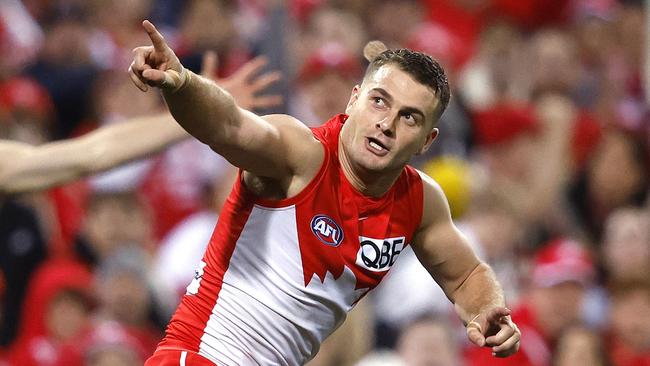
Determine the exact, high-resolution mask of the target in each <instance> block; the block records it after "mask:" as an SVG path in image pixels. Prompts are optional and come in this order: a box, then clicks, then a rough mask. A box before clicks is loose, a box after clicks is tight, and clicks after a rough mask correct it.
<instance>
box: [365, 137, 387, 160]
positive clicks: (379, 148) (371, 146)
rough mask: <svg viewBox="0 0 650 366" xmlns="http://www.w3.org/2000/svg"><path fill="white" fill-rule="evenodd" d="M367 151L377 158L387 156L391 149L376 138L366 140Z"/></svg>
mask: <svg viewBox="0 0 650 366" xmlns="http://www.w3.org/2000/svg"><path fill="white" fill-rule="evenodd" d="M366 149H368V150H369V151H370V152H372V153H373V154H375V155H377V156H386V155H387V154H388V152H389V151H390V149H389V148H388V147H387V146H386V145H384V144H383V143H382V142H381V141H379V140H378V139H376V138H374V137H367V138H366Z"/></svg>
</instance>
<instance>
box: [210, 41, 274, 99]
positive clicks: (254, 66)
mask: <svg viewBox="0 0 650 366" xmlns="http://www.w3.org/2000/svg"><path fill="white" fill-rule="evenodd" d="M267 63H268V61H267V60H266V58H264V57H256V58H254V59H252V60H250V61H248V62H247V63H245V64H244V65H243V66H242V67H240V68H239V69H237V71H235V72H234V73H233V74H232V75H231V76H229V77H227V78H223V79H217V78H216V71H217V55H216V54H215V53H214V52H212V51H208V52H206V53H205V54H204V55H203V64H202V67H201V76H203V77H205V78H208V79H211V80H214V81H215V82H216V83H217V84H219V86H221V87H222V88H224V89H226V90H227V91H228V93H230V95H232V96H233V98H235V101H236V102H237V105H239V106H240V107H242V108H244V109H256V108H268V107H274V106H277V105H279V104H281V103H282V96H281V95H258V94H259V93H260V92H262V91H263V90H264V89H266V88H267V87H268V86H269V85H271V84H273V83H274V82H276V81H278V80H280V77H281V75H280V73H279V72H277V71H273V72H266V73H263V74H261V75H258V73H259V72H260V70H261V69H262V68H263V67H264V66H265V65H266V64H267Z"/></svg>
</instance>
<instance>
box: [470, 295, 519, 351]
mask: <svg viewBox="0 0 650 366" xmlns="http://www.w3.org/2000/svg"><path fill="white" fill-rule="evenodd" d="M467 337H468V338H469V340H470V341H472V343H474V344H476V345H477V346H480V347H484V346H485V347H491V348H492V354H493V355H494V356H496V357H508V356H510V355H512V354H513V353H515V352H517V350H519V344H520V340H521V332H520V331H519V328H517V325H516V324H515V323H513V322H512V320H511V319H510V310H508V309H506V308H503V307H497V308H493V309H491V310H488V311H486V312H482V313H480V314H479V315H478V316H476V317H475V318H474V319H473V320H472V321H470V322H469V323H467Z"/></svg>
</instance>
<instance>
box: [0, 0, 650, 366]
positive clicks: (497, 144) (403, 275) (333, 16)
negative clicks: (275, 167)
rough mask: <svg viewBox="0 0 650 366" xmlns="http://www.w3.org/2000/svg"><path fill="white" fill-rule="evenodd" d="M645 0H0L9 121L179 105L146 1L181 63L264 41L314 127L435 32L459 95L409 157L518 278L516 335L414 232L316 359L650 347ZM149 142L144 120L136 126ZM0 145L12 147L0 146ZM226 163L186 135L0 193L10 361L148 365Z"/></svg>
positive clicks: (287, 106)
mask: <svg viewBox="0 0 650 366" xmlns="http://www.w3.org/2000/svg"><path fill="white" fill-rule="evenodd" d="M644 7H645V4H644V2H643V1H642V0H637V1H633V0H618V1H617V0H420V1H418V0H392V1H391V0H348V1H343V0H275V1H273V0H268V1H263V0H232V1H227V0H186V1H182V0H112V1H107V0H23V1H19V0H0V54H1V55H2V56H0V138H2V139H11V140H19V141H23V142H27V143H30V144H41V143H44V142H47V141H53V140H59V139H64V138H69V137H74V136H80V135H82V134H84V133H87V132H89V131H92V130H94V129H96V128H98V127H100V126H105V125H108V124H112V123H121V122H122V121H124V120H126V119H128V118H132V117H137V116H146V115H151V114H154V113H156V112H160V111H164V110H165V106H164V104H163V102H162V100H161V98H160V95H159V94H157V93H155V92H149V93H141V92H140V91H139V90H138V89H137V88H135V87H134V86H133V85H132V83H131V81H130V80H129V78H128V76H127V73H126V69H127V67H128V65H129V64H130V62H131V50H132V49H133V48H134V47H136V46H140V45H145V44H149V41H148V38H147V36H146V33H145V32H144V31H143V30H142V28H141V26H140V23H141V21H142V20H143V19H145V18H146V19H151V20H152V21H153V22H154V23H155V24H156V25H157V27H158V28H159V29H160V30H161V32H162V33H163V34H164V36H165V37H166V39H167V40H168V42H169V43H170V45H171V47H172V48H173V49H174V50H175V51H176V53H177V54H178V55H179V57H180V58H181V61H182V62H183V64H184V65H186V66H187V67H189V68H191V69H193V70H195V71H199V68H200V63H201V56H202V54H203V53H204V52H205V51H207V50H215V51H216V52H217V53H218V57H219V75H218V76H219V77H220V78H225V77H228V76H229V75H230V74H232V73H233V71H235V70H236V69H237V68H238V67H240V66H241V65H243V64H244V63H245V62H246V61H247V60H250V59H251V58H253V57H255V56H259V55H264V56H266V57H267V59H268V65H267V66H266V67H267V70H279V71H281V72H282V76H283V77H282V80H281V81H280V82H277V83H275V84H274V85H273V86H272V87H270V88H269V89H268V90H267V91H266V93H269V94H279V95H282V96H283V103H282V104H281V105H278V106H277V107H274V108H269V109H265V110H258V111H257V112H258V113H263V114H265V113H277V112H279V113H289V114H292V115H294V116H296V117H297V118H299V119H300V120H302V121H304V122H305V123H307V124H309V125H310V126H317V125H319V124H321V123H323V122H324V121H326V120H327V119H329V118H330V117H331V116H333V115H334V114H336V113H340V112H343V111H344V109H345V105H346V103H347V100H348V98H349V95H350V92H351V89H352V87H353V86H354V85H355V84H356V83H357V82H359V80H360V79H361V76H362V73H363V70H364V69H365V66H366V63H365V62H364V61H363V57H362V49H363V46H364V45H365V43H366V42H367V41H369V40H372V39H379V40H382V41H383V42H384V43H386V44H387V45H388V46H389V47H391V48H398V47H408V48H411V49H415V50H419V51H423V52H426V53H428V54H430V55H432V56H433V57H434V58H436V59H437V60H438V61H439V62H440V63H441V64H442V65H443V66H444V67H445V69H446V71H447V74H448V77H449V80H450V84H451V89H452V99H451V102H450V105H449V108H448V109H447V111H446V112H445V114H444V115H443V117H442V120H441V121H440V126H439V128H440V137H439V138H438V140H437V141H436V142H435V143H434V145H433V147H432V149H431V150H430V151H429V152H428V154H427V155H426V156H420V157H418V158H417V160H416V161H414V162H413V163H414V165H415V166H416V167H418V168H420V169H422V170H424V171H425V172H426V173H428V174H429V175H431V176H432V177H433V178H434V179H436V180H437V181H438V182H439V183H440V185H441V186H442V187H443V190H444V191H445V193H446V194H447V197H448V198H449V203H450V206H451V210H452V213H453V216H454V218H455V220H456V223H457V224H458V226H459V228H460V229H461V230H462V231H463V233H465V235H467V237H468V238H469V239H470V241H471V243H472V245H473V246H474V248H475V250H476V251H477V252H478V253H479V256H480V257H481V258H482V259H483V260H485V261H487V262H488V263H489V264H491V265H492V266H493V268H494V270H495V272H496V274H497V277H498V278H499V280H500V281H501V283H502V284H503V287H504V290H505V293H506V295H507V299H508V305H509V307H510V308H511V309H512V310H513V313H514V315H513V317H514V319H515V321H516V322H517V323H518V324H519V326H520V328H521V330H522V333H523V342H522V346H521V350H520V352H519V353H518V354H517V355H516V356H515V357H514V358H512V359H508V360H504V361H496V360H494V359H493V358H492V356H491V355H490V350H489V349H485V350H480V349H478V348H475V347H470V346H469V344H468V342H467V340H466V338H465V331H464V328H463V327H462V324H461V323H460V322H459V321H458V320H457V317H456V316H455V315H454V312H453V306H452V305H451V304H449V302H448V300H447V299H446V298H445V296H444V294H443V293H442V292H441V290H440V289H439V288H438V287H437V285H436V284H435V282H434V281H433V280H431V278H430V277H429V276H428V274H427V273H426V272H425V271H424V270H423V269H422V268H421V267H420V265H419V263H418V261H417V259H416V258H415V257H414V255H413V254H412V252H410V251H406V250H405V251H404V252H403V254H402V258H400V260H399V261H398V262H397V264H396V265H395V268H393V270H392V271H391V273H390V274H389V276H387V278H386V279H385V281H384V283H382V284H381V285H380V286H379V288H377V289H376V290H375V291H374V292H372V293H371V294H370V295H368V296H367V297H366V298H365V299H364V300H363V301H362V302H360V303H359V305H358V306H357V307H356V308H355V310H354V311H353V312H352V313H351V315H350V316H349V318H348V320H347V321H346V323H345V324H344V325H343V326H342V327H341V328H340V329H339V330H337V332H336V333H335V334H334V336H333V337H332V338H331V339H329V340H328V341H327V342H326V343H325V344H324V345H323V347H322V350H321V352H320V354H319V356H318V357H317V358H316V359H315V360H314V361H312V363H311V365H355V364H357V365H416V366H424V365H445V366H462V365H467V366H471V365H520V366H521V365H524V366H525V365H533V366H545V365H578V366H580V365H615V366H641V365H650V285H649V283H650V204H649V203H648V199H647V194H648V189H649V180H650V174H649V172H650V150H649V149H648V146H649V144H650V114H649V110H648V104H647V102H646V98H647V94H646V93H647V90H646V84H645V82H644V80H645V77H644V72H645V71H644V70H646V69H645V67H646V66H645V64H646V63H647V62H648V60H647V59H646V57H645V53H646V52H647V49H646V48H647V46H648V40H647V35H646V33H647V28H646V27H647V24H646V18H645V17H646V11H645V9H644ZM143 138H146V136H145V137H143ZM0 159H11V157H10V156H2V157H0ZM233 172H234V170H233V168H232V167H231V166H229V165H228V163H226V162H225V161H224V160H223V159H221V158H220V157H218V156H217V155H215V154H214V153H213V152H212V151H211V150H210V149H208V148H206V147H205V146H203V145H201V144H200V143H198V142H196V141H186V142H182V143H180V144H177V145H175V146H173V147H172V148H170V149H168V150H166V151H165V152H164V153H162V154H160V155H158V156H155V157H152V158H150V159H148V160H145V161H141V162H136V163H132V164H129V165H127V166H124V167H120V168H118V169H115V170H112V171H110V172H107V173H104V174H101V175H98V176H95V177H92V178H90V179H86V180H83V181H79V182H75V183H72V184H68V185H65V186H62V187H57V188H55V189H51V190H48V191H45V192H39V193H34V194H27V195H22V196H17V197H10V198H5V199H4V200H2V201H0V267H1V268H0V269H1V271H0V299H1V301H0V310H1V312H0V364H3V365H4V364H7V365H21V366H22V365H97V366H99V365H102V366H109V365H116V366H119V365H125V366H130V365H142V363H143V362H144V360H145V359H146V358H147V357H148V356H149V355H151V353H152V352H153V351H154V349H155V346H156V344H157V342H158V341H159V340H160V339H161V337H162V335H163V332H164V327H165V325H166V323H167V321H168V320H169V318H170V316H171V314H172V312H173V311H174V309H175V307H176V305H177V304H178V302H179V299H180V297H181V296H182V294H184V292H185V287H186V286H187V285H188V284H189V282H190V280H191V278H192V276H193V274H194V268H195V266H196V265H197V263H198V261H199V260H200V258H201V254H202V252H203V250H204V248H205V245H206V244H207V241H208V239H209V237H210V235H211V231H212V229H213V227H214V224H215V222H216V220H217V217H218V212H219V209H220V207H221V205H222V203H223V200H224V197H225V196H226V195H227V194H228V192H229V189H230V185H231V184H232V181H233V179H234V173H233Z"/></svg>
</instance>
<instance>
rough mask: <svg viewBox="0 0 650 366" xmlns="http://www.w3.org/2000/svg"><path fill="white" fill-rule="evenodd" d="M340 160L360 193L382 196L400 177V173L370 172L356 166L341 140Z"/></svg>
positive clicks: (344, 170)
mask: <svg viewBox="0 0 650 366" xmlns="http://www.w3.org/2000/svg"><path fill="white" fill-rule="evenodd" d="M338 151H339V162H340V164H341V168H342V170H343V174H344V175H345V177H346V178H347V180H348V182H350V184H351V185H352V186H353V187H354V188H355V189H356V190H357V191H359V192H360V193H362V194H364V195H366V196H370V197H381V196H383V195H384V193H386V192H387V191H388V190H389V189H390V187H391V186H392V185H393V183H395V181H396V180H397V178H398V177H399V173H400V172H397V173H396V174H392V173H390V172H381V173H379V172H368V171H365V170H364V169H363V168H360V167H355V166H354V165H353V163H352V162H351V161H350V159H349V158H348V156H347V154H346V153H345V149H344V148H343V144H342V142H341V141H340V140H339V144H338Z"/></svg>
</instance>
